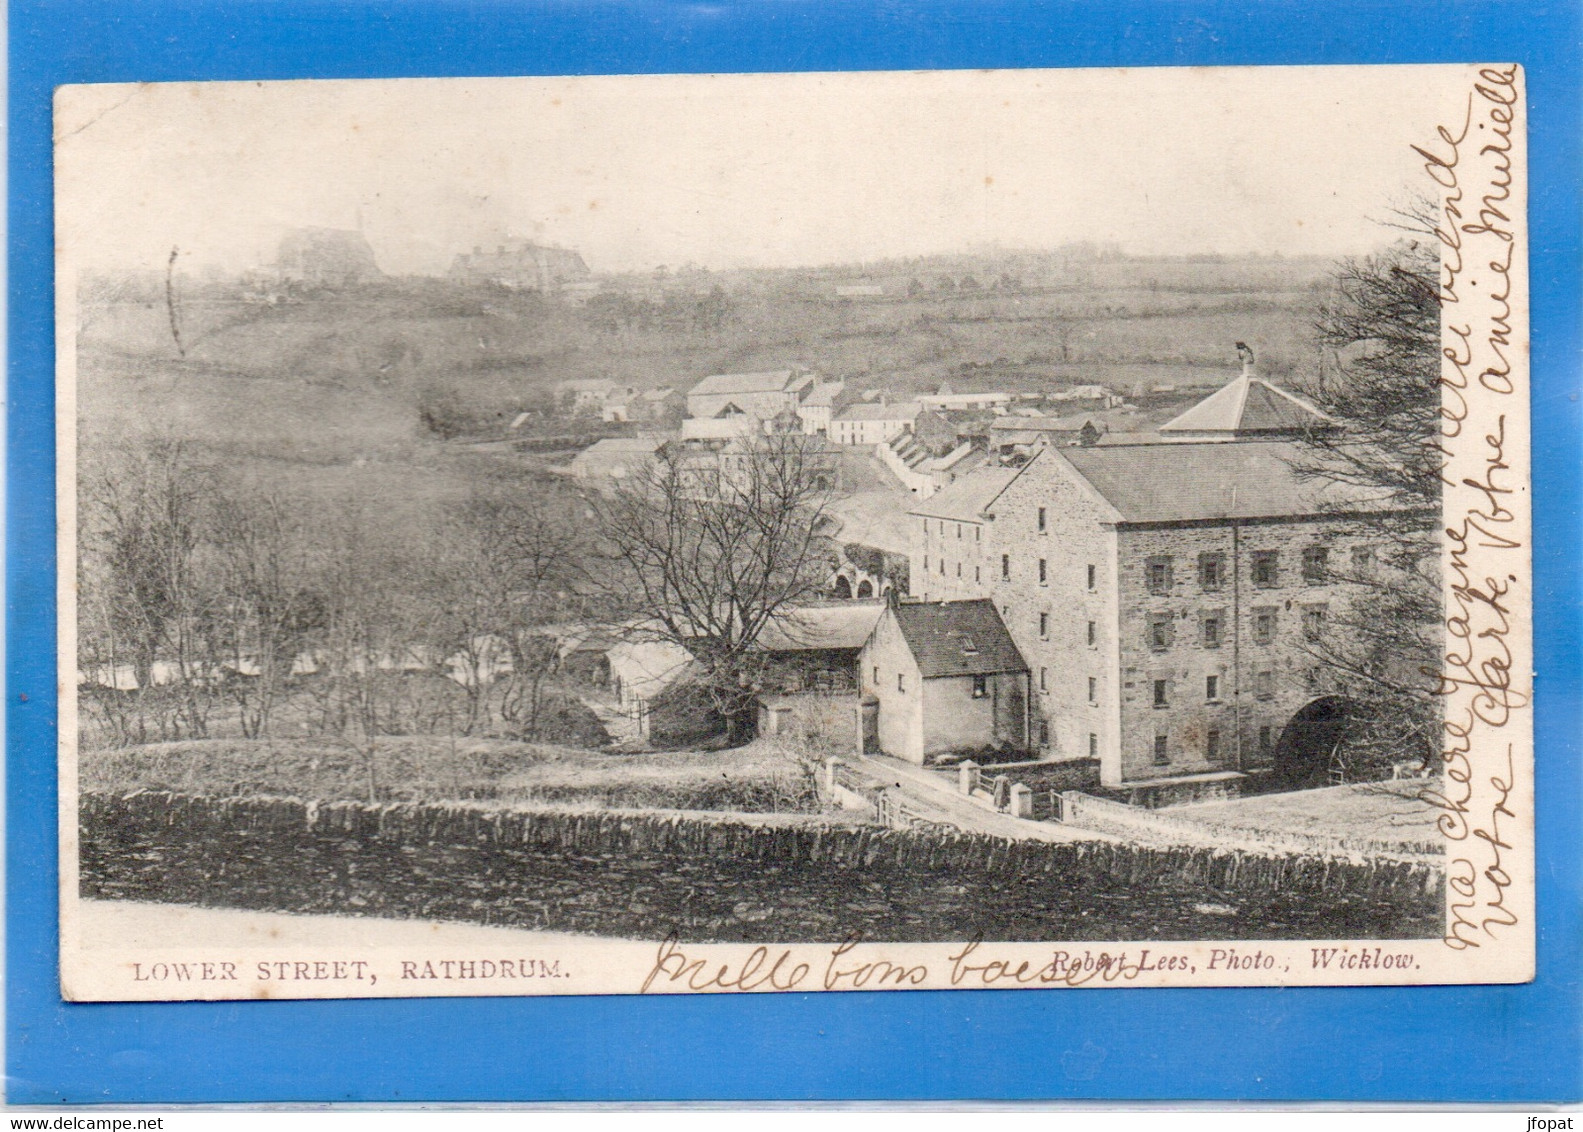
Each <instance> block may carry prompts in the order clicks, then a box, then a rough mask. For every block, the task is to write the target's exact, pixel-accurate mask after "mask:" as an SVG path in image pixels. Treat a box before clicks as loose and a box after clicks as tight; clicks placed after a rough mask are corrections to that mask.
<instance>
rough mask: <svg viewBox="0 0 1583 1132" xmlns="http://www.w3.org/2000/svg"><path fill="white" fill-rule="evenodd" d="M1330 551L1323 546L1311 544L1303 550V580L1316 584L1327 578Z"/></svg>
mask: <svg viewBox="0 0 1583 1132" xmlns="http://www.w3.org/2000/svg"><path fill="white" fill-rule="evenodd" d="M1329 565H1330V551H1328V550H1326V549H1325V548H1324V547H1322V546H1310V547H1306V548H1305V549H1304V550H1303V581H1305V582H1307V583H1308V584H1309V585H1315V584H1317V583H1319V582H1323V581H1325V580H1327V577H1328V575H1329Z"/></svg>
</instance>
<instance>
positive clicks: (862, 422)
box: [830, 401, 922, 446]
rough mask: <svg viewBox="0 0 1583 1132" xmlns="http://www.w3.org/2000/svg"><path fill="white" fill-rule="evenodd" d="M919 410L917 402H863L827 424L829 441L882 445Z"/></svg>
mask: <svg viewBox="0 0 1583 1132" xmlns="http://www.w3.org/2000/svg"><path fill="white" fill-rule="evenodd" d="M921 411H922V406H920V405H919V404H918V402H916V401H898V402H896V403H894V404H888V403H886V402H884V401H877V402H874V401H869V402H862V403H860V404H856V405H848V406H847V407H846V408H845V409H842V410H841V412H840V413H838V414H837V415H836V417H835V419H834V420H833V421H831V422H830V439H831V440H833V441H835V442H836V443H837V444H859V445H868V446H873V445H876V444H885V443H888V442H889V441H890V440H892V439H894V438H895V437H897V436H900V435H901V434H902V433H904V432H911V431H912V425H913V421H914V420H916V419H917V417H918V414H919V413H920V412H921Z"/></svg>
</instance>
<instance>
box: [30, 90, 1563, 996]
mask: <svg viewBox="0 0 1583 1132" xmlns="http://www.w3.org/2000/svg"><path fill="white" fill-rule="evenodd" d="M1523 121H1524V105H1523V88H1522V74H1521V71H1520V69H1518V68H1516V67H1512V66H1502V65H1497V64H1490V65H1486V66H1476V65H1467V66H1463V65H1456V66H1401V67H1395V66H1392V67H1384V66H1381V67H1267V68H1256V67H1248V68H1224V69H1215V68H1207V69H1206V68H1198V69H1192V70H1188V69H1180V70H1177V69H1155V70H1125V71H1123V70H1115V71H1081V70H1078V71H987V72H932V73H877V72H876V73H845V74H803V75H797V74H791V75H694V76H680V75H657V76H627V77H581V78H499V79H403V80H349V81H336V82H328V81H312V82H310V81H303V82H270V83H192V84H174V83H173V84H139V85H124V86H91V87H66V88H62V89H61V90H60V92H59V93H58V95H57V99H56V135H55V138H56V141H55V153H56V177H57V197H56V223H57V235H58V240H57V249H58V263H57V312H58V317H57V344H58V355H59V372H58V380H57V404H58V409H59V416H58V429H59V431H58V439H57V447H58V452H59V463H58V467H59V477H60V479H59V538H60V555H59V579H60V611H61V618H60V621H61V628H60V647H61V670H60V694H61V702H62V709H61V718H60V738H61V790H60V795H61V817H60V821H61V847H62V875H61V926H62V954H61V971H62V991H63V994H64V995H65V996H66V997H67V998H69V999H78V1000H122V999H189V998H192V999H215V998H252V997H280V998H290V997H358V996H384V995H515V994H582V993H645V992H646V993H679V992H696V991H774V990H791V991H807V990H902V989H908V988H914V987H917V988H946V987H956V988H962V989H967V988H982V987H996V988H1009V987H1024V988H1028V989H1035V988H1057V987H1074V986H1144V985H1216V984H1218V985H1243V984H1246V985H1286V984H1291V985H1299V984H1355V983H1384V984H1400V983H1431V982H1500V981H1505V982H1512V981H1523V980H1526V979H1528V978H1531V976H1532V962H1533V959H1532V948H1533V907H1532V904H1533V868H1534V865H1533V850H1532V836H1533V835H1532V815H1533V800H1532V746H1531V722H1530V718H1529V713H1530V710H1531V707H1530V697H1531V685H1532V662H1531V655H1530V654H1531V642H1530V636H1531V615H1530V602H1531V590H1530V586H1529V573H1530V569H1529V561H1530V559H1529V544H1530V537H1529V514H1530V510H1531V500H1530V498H1529V491H1528V453H1527V433H1528V389H1527V378H1526V367H1527V348H1526V347H1527V317H1526V316H1527V307H1526V302H1527V300H1526V294H1527V280H1526V262H1527V260H1526V239H1527V232H1526V227H1525V221H1524V209H1525V205H1524V191H1525V189H1524V186H1525V177H1526V171H1525V168H1524V165H1523V162H1524V160H1525V150H1524V140H1525V139H1524V129H1523Z"/></svg>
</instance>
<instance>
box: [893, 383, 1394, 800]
mask: <svg viewBox="0 0 1583 1132" xmlns="http://www.w3.org/2000/svg"><path fill="white" fill-rule="evenodd" d="M1328 427H1332V425H1331V422H1330V421H1329V419H1328V418H1326V417H1325V416H1324V414H1322V413H1321V412H1320V411H1319V410H1318V409H1316V408H1315V407H1314V406H1312V405H1310V404H1309V403H1307V402H1306V401H1303V400H1302V399H1300V398H1297V397H1294V396H1292V395H1291V394H1289V393H1286V392H1285V391H1283V390H1280V389H1278V388H1276V387H1275V386H1273V385H1270V384H1269V383H1267V382H1264V381H1262V380H1260V379H1258V378H1257V377H1254V376H1252V375H1251V373H1248V372H1244V374H1243V376H1242V377H1240V378H1238V379H1236V380H1234V381H1232V382H1231V383H1230V384H1229V385H1227V386H1226V387H1225V388H1223V389H1221V390H1219V391H1217V392H1216V393H1215V394H1213V395H1212V396H1210V397H1209V398H1207V399H1206V400H1205V401H1203V402H1201V403H1199V404H1198V405H1196V406H1194V407H1193V408H1191V409H1189V410H1188V411H1187V412H1186V413H1184V414H1182V415H1181V416H1180V417H1178V418H1177V419H1176V420H1175V421H1172V422H1171V423H1170V424H1167V425H1165V426H1164V427H1162V428H1161V429H1160V430H1159V434H1158V435H1157V436H1156V437H1154V438H1152V440H1153V442H1151V443H1135V444H1125V443H1121V444H1113V445H1112V444H1103V443H1102V444H1099V445H1095V446H1090V447H1059V446H1054V445H1052V446H1047V447H1043V448H1040V449H1037V450H1036V451H1035V452H1034V453H1033V455H1032V456H1031V458H1029V459H1028V460H1027V462H1026V463H1025V464H1023V465H1022V466H1021V467H1016V468H1012V467H1003V466H991V467H985V468H982V469H980V470H978V471H975V472H973V473H971V474H969V475H968V476H966V477H964V478H963V479H961V480H959V481H958V482H957V483H955V484H952V485H951V486H949V487H947V488H946V489H945V490H943V491H941V492H940V493H939V494H937V495H935V496H934V497H933V498H931V499H929V500H928V501H927V502H925V503H920V504H919V505H918V506H917V507H916V508H915V509H914V510H913V513H912V515H913V539H914V543H913V555H912V561H911V577H912V579H913V582H912V591H913V594H914V595H915V596H916V597H917V598H919V599H921V600H924V601H957V600H963V599H973V598H988V599H990V600H991V601H992V602H993V603H994V606H995V609H996V610H997V611H998V612H999V614H1000V616H1001V617H1002V619H1003V620H1004V622H1005V625H1006V628H1007V629H1008V630H1009V632H1010V634H1011V636H1012V638H1013V639H1014V640H1015V642H1016V645H1017V648H1018V649H1019V650H1020V652H1021V654H1022V656H1023V657H1025V658H1026V660H1027V664H1028V667H1029V688H1030V692H1029V701H1030V704H1029V720H1028V735H1029V745H1030V746H1031V747H1032V748H1034V750H1035V751H1036V752H1037V753H1038V754H1040V755H1041V756H1043V757H1048V758H1073V759H1077V758H1094V759H1097V760H1098V762H1099V766H1100V775H1101V781H1102V782H1103V783H1104V784H1105V785H1107V786H1111V787H1116V788H1133V789H1135V790H1136V791H1138V792H1139V793H1140V794H1143V795H1147V794H1149V793H1150V792H1151V791H1152V792H1154V793H1155V794H1156V796H1159V795H1161V794H1162V793H1163V795H1164V796H1168V797H1170V798H1172V799H1176V800H1183V799H1186V798H1191V797H1199V796H1213V795H1217V794H1223V793H1234V792H1236V791H1237V790H1238V789H1239V784H1240V780H1241V779H1243V778H1244V777H1245V776H1247V775H1250V774H1266V773H1277V774H1280V775H1281V776H1283V777H1285V778H1288V779H1289V780H1291V782H1292V783H1293V784H1312V783H1316V782H1320V781H1324V780H1325V772H1326V766H1325V763H1326V762H1327V760H1328V759H1329V757H1330V750H1331V747H1332V746H1333V745H1334V738H1333V736H1334V728H1335V726H1336V722H1335V721H1336V719H1337V716H1338V712H1339V711H1340V710H1341V709H1340V706H1339V705H1340V701H1339V700H1338V698H1337V696H1336V692H1337V691H1338V689H1337V688H1336V687H1334V686H1333V685H1332V683H1331V680H1332V677H1331V676H1330V670H1329V669H1327V668H1326V667H1324V666H1322V665H1320V664H1319V663H1318V662H1317V660H1316V657H1315V655H1314V651H1313V642H1314V639H1315V638H1317V637H1320V636H1322V635H1323V634H1325V633H1326V632H1327V631H1329V629H1328V626H1330V625H1331V624H1332V623H1333V622H1334V620H1335V618H1336V616H1337V614H1338V613H1341V612H1343V611H1344V610H1345V609H1346V608H1347V607H1348V605H1349V603H1351V602H1353V601H1355V600H1357V599H1358V598H1359V596H1360V593H1361V589H1362V587H1361V586H1360V585H1359V584H1357V583H1356V582H1354V581H1346V582H1342V581H1339V580H1337V575H1338V574H1344V575H1346V576H1348V577H1349V578H1357V577H1360V576H1366V575H1367V574H1368V573H1369V572H1370V571H1372V570H1374V569H1377V568H1380V565H1379V563H1377V561H1376V555H1377V553H1378V552H1379V549H1380V548H1376V547H1374V546H1372V545H1370V543H1369V541H1368V538H1367V535H1366V533H1365V532H1366V530H1367V528H1366V527H1362V526H1360V525H1359V524H1357V523H1356V522H1354V521H1349V520H1348V518H1347V516H1346V514H1344V513H1343V512H1342V510H1340V509H1338V508H1337V507H1336V506H1334V501H1333V500H1330V499H1327V498H1326V493H1327V490H1333V489H1326V488H1325V487H1324V486H1323V485H1322V484H1321V483H1320V482H1317V481H1315V480H1313V479H1312V478H1307V479H1305V478H1303V477H1301V476H1300V475H1299V474H1298V473H1297V472H1296V471H1295V470H1294V463H1298V462H1300V461H1299V456H1300V446H1299V445H1298V444H1297V443H1296V441H1295V439H1294V438H1295V437H1296V436H1297V435H1299V434H1301V433H1302V432H1303V431H1304V430H1306V429H1311V428H1328ZM1178 438H1185V439H1178ZM882 710H883V704H882ZM1327 737H1328V738H1327Z"/></svg>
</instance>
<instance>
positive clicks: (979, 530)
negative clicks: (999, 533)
mask: <svg viewBox="0 0 1583 1132" xmlns="http://www.w3.org/2000/svg"><path fill="white" fill-rule="evenodd" d="M983 534H984V528H983V527H974V528H973V541H974V542H978V541H980V539H981V538H982V537H983Z"/></svg>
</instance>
